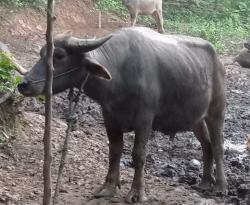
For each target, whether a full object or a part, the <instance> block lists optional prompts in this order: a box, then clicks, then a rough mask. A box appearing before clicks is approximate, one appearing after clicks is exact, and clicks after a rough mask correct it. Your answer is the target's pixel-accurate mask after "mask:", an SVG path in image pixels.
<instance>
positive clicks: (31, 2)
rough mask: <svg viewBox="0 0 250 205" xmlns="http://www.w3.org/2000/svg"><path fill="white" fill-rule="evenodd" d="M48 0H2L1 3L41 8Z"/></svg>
mask: <svg viewBox="0 0 250 205" xmlns="http://www.w3.org/2000/svg"><path fill="white" fill-rule="evenodd" d="M46 2H47V0H0V3H2V4H7V5H11V6H15V7H26V6H29V7H34V8H41V7H44V6H45V5H46Z"/></svg>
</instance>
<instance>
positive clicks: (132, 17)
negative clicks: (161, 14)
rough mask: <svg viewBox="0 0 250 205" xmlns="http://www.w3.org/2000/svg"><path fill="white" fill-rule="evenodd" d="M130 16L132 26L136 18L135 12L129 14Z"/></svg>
mask: <svg viewBox="0 0 250 205" xmlns="http://www.w3.org/2000/svg"><path fill="white" fill-rule="evenodd" d="M130 18H131V26H132V27H134V26H135V24H136V18H137V14H134V13H132V14H130Z"/></svg>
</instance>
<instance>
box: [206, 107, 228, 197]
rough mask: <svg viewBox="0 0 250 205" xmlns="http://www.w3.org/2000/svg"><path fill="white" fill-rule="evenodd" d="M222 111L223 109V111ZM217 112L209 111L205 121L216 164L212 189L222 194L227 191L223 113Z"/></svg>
mask: <svg viewBox="0 0 250 205" xmlns="http://www.w3.org/2000/svg"><path fill="white" fill-rule="evenodd" d="M223 113H224V111H223ZM223 113H219V112H216V113H215V112H210V113H209V115H208V117H207V118H206V123H207V127H208V131H209V136H210V139H211V146H212V152H213V157H214V159H215V164H216V172H215V178H216V182H215V186H214V191H215V192H219V193H222V194H226V192H227V182H226V177H225V172H224V162H223V159H224V148H223V144H224V140H223V133H222V129H223V124H224V114H223Z"/></svg>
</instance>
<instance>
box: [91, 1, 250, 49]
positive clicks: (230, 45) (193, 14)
mask: <svg viewBox="0 0 250 205" xmlns="http://www.w3.org/2000/svg"><path fill="white" fill-rule="evenodd" d="M163 2H164V3H163V14H164V19H165V30H166V31H167V32H170V33H181V34H187V35H192V36H198V37H201V38H204V39H207V40H209V41H210V42H212V43H213V44H214V45H215V47H216V48H217V50H218V51H219V52H223V53H231V52H233V51H234V50H235V49H236V48H237V49H238V48H239V47H241V46H242V42H243V41H244V40H245V39H248V38H250V1H249V0H238V1H235V0H207V1H205V0H168V1H166V0H165V1H163ZM96 3H97V5H98V7H99V8H100V9H102V10H104V11H112V12H115V13H117V14H119V15H120V16H122V17H123V16H124V15H125V14H127V11H126V9H125V7H124V6H123V5H122V3H121V0H96ZM139 23H143V24H145V23H146V24H150V25H151V27H152V26H153V25H155V22H154V21H153V20H152V18H149V17H144V18H139Z"/></svg>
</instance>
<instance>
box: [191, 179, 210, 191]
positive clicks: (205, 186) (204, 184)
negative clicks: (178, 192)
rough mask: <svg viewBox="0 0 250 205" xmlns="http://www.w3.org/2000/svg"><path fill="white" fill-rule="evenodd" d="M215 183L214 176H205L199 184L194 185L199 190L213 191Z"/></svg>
mask: <svg viewBox="0 0 250 205" xmlns="http://www.w3.org/2000/svg"><path fill="white" fill-rule="evenodd" d="M213 184H215V179H214V177H212V176H210V177H203V178H202V180H201V182H200V183H199V184H198V185H194V186H192V187H193V188H194V189H196V190H198V191H212V188H213Z"/></svg>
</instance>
